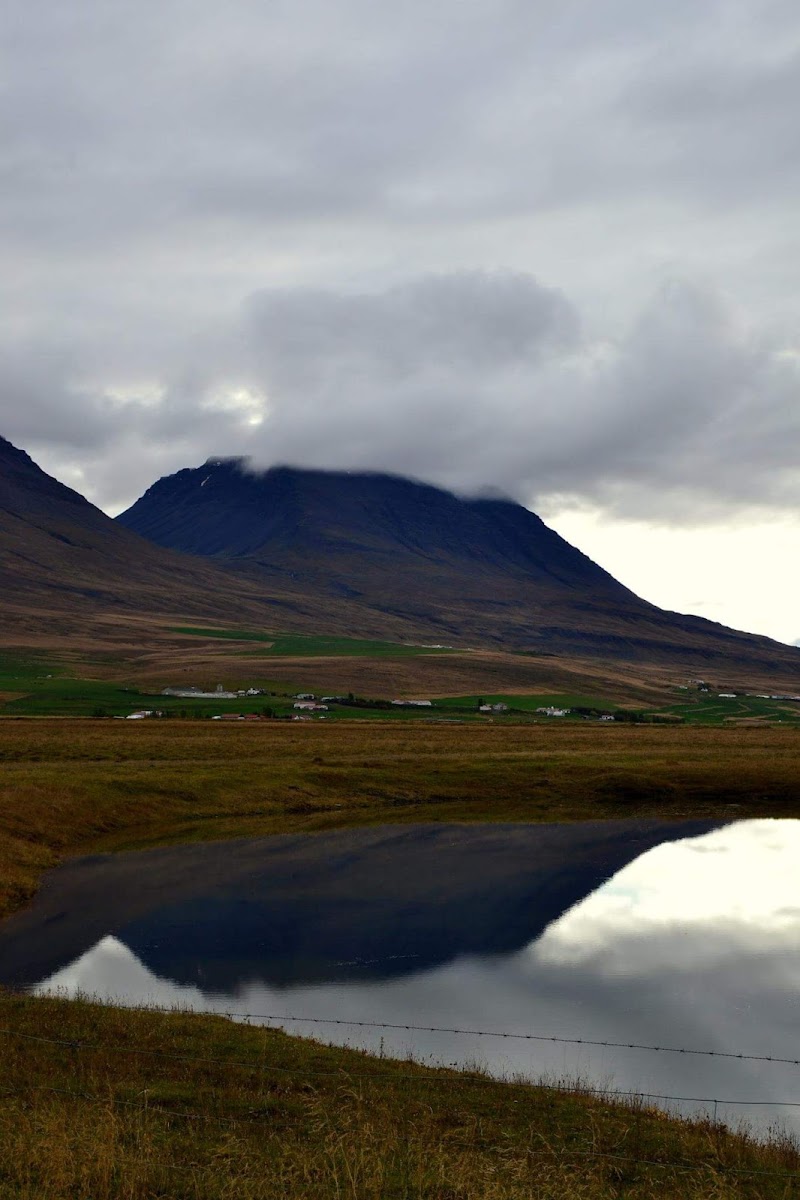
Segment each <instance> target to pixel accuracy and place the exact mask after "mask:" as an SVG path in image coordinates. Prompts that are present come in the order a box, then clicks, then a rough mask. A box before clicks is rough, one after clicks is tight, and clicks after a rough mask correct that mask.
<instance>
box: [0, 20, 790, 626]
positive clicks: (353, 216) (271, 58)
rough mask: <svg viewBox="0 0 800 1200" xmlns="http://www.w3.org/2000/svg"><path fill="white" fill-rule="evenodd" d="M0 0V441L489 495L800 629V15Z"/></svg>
mask: <svg viewBox="0 0 800 1200" xmlns="http://www.w3.org/2000/svg"><path fill="white" fill-rule="evenodd" d="M395 9H396V11H395V10H393V9H391V8H390V7H387V6H379V5H375V4H369V3H367V0H326V2H323V0H295V2H294V3H292V4H291V5H290V4H288V3H283V2H282V0H278V2H277V3H275V4H271V5H269V6H266V5H263V4H261V3H257V2H256V0H231V3H229V4H228V5H225V6H219V5H217V4H211V3H210V0H192V3H191V4H190V3H189V2H188V0H164V2H163V3H162V4H159V5H157V6H144V7H143V6H141V5H136V4H134V3H132V0H119V2H118V3H117V4H115V5H114V6H112V7H109V6H108V5H106V4H104V3H101V2H100V0H73V3H71V4H70V5H63V4H58V3H55V0H41V2H40V3H39V4H37V5H30V4H24V3H22V0H8V3H7V4H6V6H5V9H4V15H5V17H6V33H5V37H4V39H3V43H2V47H0V62H1V63H2V79H3V93H4V104H3V117H2V122H1V123H0V129H1V130H2V132H1V133H0V137H1V138H2V157H0V170H1V171H2V183H3V186H2V188H0V245H2V251H3V256H4V263H5V271H4V273H3V276H2V278H0V297H2V311H3V317H4V319H3V324H2V331H0V433H2V434H3V435H4V436H6V437H8V438H9V439H10V440H11V441H13V442H15V444H17V445H20V446H22V447H23V448H25V449H26V450H28V451H29V452H30V453H31V454H32V455H33V457H34V458H35V459H36V460H37V461H38V462H40V463H41V465H42V466H44V467H45V469H47V470H49V471H51V472H52V473H53V474H55V475H56V476H57V477H59V478H61V479H63V480H64V481H65V482H67V483H69V484H71V485H72V486H74V487H76V488H77V489H78V490H80V491H82V492H83V493H84V494H86V495H88V496H89V498H90V499H92V500H94V501H95V502H96V503H98V504H100V505H101V506H102V507H104V508H105V509H106V510H107V511H109V512H117V511H119V510H120V509H122V508H124V507H126V506H127V505H128V504H129V503H131V502H132V501H133V500H134V499H135V498H136V497H137V496H138V495H140V494H141V492H142V491H144V490H145V488H146V487H148V486H149V485H150V484H151V483H152V482H153V481H154V480H155V478H157V477H158V476H159V475H162V474H165V473H169V472H172V471H175V470H178V469H180V468H181V467H184V466H194V465H197V464H198V463H200V462H202V461H203V460H204V459H205V458H207V457H209V456H216V455H225V454H245V455H250V456H252V458H253V460H254V462H256V463H257V464H259V465H263V466H268V465H271V464H272V463H276V462H290V463H293V464H296V465H305V466H324V467H331V468H341V469H347V468H362V469H364V468H369V469H376V470H391V471H397V472H401V473H405V474H409V475H412V476H416V477H418V478H422V479H425V480H429V481H431V482H434V483H438V484H441V485H443V486H446V487H452V488H455V489H457V490H462V491H468V492H474V491H476V490H480V489H482V488H494V489H499V490H500V491H503V492H505V493H507V494H509V495H511V496H513V497H514V498H515V499H518V500H520V501H521V502H522V503H525V504H527V505H528V506H529V507H531V508H533V509H534V510H536V511H538V512H540V513H541V515H542V516H544V517H545V519H547V520H548V521H549V522H550V523H551V524H553V525H554V526H555V527H556V528H557V529H558V530H559V531H560V532H561V533H563V534H564V535H565V536H567V537H568V538H569V539H570V540H572V541H573V542H575V543H576V544H578V545H579V546H580V547H581V548H582V549H583V550H585V551H586V552H587V553H588V554H590V555H591V556H592V557H593V558H595V559H596V560H597V561H599V562H600V563H602V565H604V566H605V567H607V568H608V569H609V570H611V571H612V573H614V574H615V575H617V576H618V578H620V579H621V580H622V581H623V582H625V583H627V584H628V586H630V587H633V588H634V590H636V591H637V592H639V593H640V594H642V595H644V596H646V598H648V599H650V600H652V601H654V602H655V603H657V604H660V605H662V606H665V607H669V608H674V609H678V610H680V611H691V612H699V613H701V614H702V615H704V616H708V617H711V618H712V619H714V620H718V621H721V622H723V623H725V624H729V625H733V626H736V627H738V628H743V629H749V630H753V631H755V632H762V633H767V634H770V635H771V636H773V637H777V638H779V639H781V640H784V641H794V640H795V639H797V638H800V615H796V605H795V602H794V593H796V590H797V589H796V583H795V579H794V576H795V574H796V571H795V568H794V561H795V559H796V558H797V548H798V546H799V545H800V504H799V503H798V501H800V467H799V466H798V464H800V404H799V403H798V384H800V334H798V329H800V321H798V316H800V312H799V310H800V295H799V294H798V291H797V287H796V278H797V269H798V251H799V250H800V230H799V229H798V223H797V217H796V208H797V204H796V199H797V194H798V184H799V183H800V153H798V150H799V149H800V132H799V128H800V127H798V123H797V120H796V112H797V110H798V104H799V103H800V69H798V68H800V10H799V9H798V8H797V6H796V5H795V4H793V3H789V2H787V0H709V2H708V3H706V4H703V5H698V4H695V3H690V2H689V0H676V3H673V4H671V5H669V6H665V5H660V6H652V5H650V6H647V5H645V6H643V5H639V4H634V3H633V0H559V2H558V3H556V2H555V0H548V2H543V0H525V3H522V2H521V0H499V2H498V0H492V3H489V0H439V3H438V4H436V5H434V6H431V5H430V4H427V3H425V4H423V3H422V0H409V2H408V3H406V4H405V5H403V6H402V7H398V6H395Z"/></svg>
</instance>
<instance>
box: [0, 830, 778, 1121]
mask: <svg viewBox="0 0 800 1200" xmlns="http://www.w3.org/2000/svg"><path fill="white" fill-rule="evenodd" d="M799 868H800V821H772V820H759V821H741V822H736V823H732V824H725V825H720V824H717V825H713V824H711V823H708V822H705V823H703V822H683V823H677V824H675V823H669V824H668V823H664V822H643V821H638V822H633V821H631V822H622V821H620V822H603V823H599V822H598V823H588V824H581V825H569V826H558V825H543V826H523V825H491V826H489V825H484V826H458V825H428V826H426V825H417V826H403V827H381V828H377V829H365V830H346V831H337V832H335V833H326V834H317V835H309V836H303V837H278V838H265V839H259V840H247V841H235V842H226V843H218V844H213V845H204V846H189V847H179V848H177V849H173V848H169V849H159V850H152V851H146V852H142V853H138V854H125V855H115V856H108V855H106V856H96V857H93V858H88V859H81V860H76V861H74V862H72V863H70V864H68V865H66V866H64V867H62V868H59V869H58V870H57V871H54V872H52V873H50V875H49V876H48V877H47V879H46V881H45V884H44V886H43V888H42V890H41V892H40V894H39V896H38V897H37V900H36V903H35V904H34V905H33V906H32V907H31V908H30V909H29V910H28V911H26V912H24V913H21V914H18V915H17V916H15V917H14V918H12V919H11V920H9V921H7V922H6V923H5V924H4V925H3V926H2V929H1V930H0V983H6V984H12V985H16V986H25V987H28V988H31V989H32V990H34V991H37V992H46V991H53V990H59V991H61V992H63V993H66V994H68V995H74V994H76V993H78V992H83V993H90V994H93V995H96V996H98V997H102V998H103V999H104V1000H107V1001H113V1002H114V1003H120V1004H155V1005H159V1006H162V1005H179V1006H182V1007H188V1008H198V1009H206V1010H211V1011H215V1012H226V1013H231V1014H235V1015H240V1016H244V1015H245V1014H252V1016H251V1018H250V1019H252V1020H253V1021H259V1022H263V1023H272V1024H277V1025H281V1026H282V1027H284V1028H286V1029H287V1030H289V1031H291V1032H293V1033H302V1034H305V1035H311V1036H314V1037H318V1038H320V1039H323V1040H325V1041H330V1042H339V1043H347V1044H350V1045H354V1046H364V1047H367V1048H370V1049H372V1050H378V1051H381V1052H383V1053H385V1054H391V1055H397V1056H405V1055H412V1056H413V1057H414V1058H416V1059H418V1060H423V1061H427V1062H432V1063H437V1064H438V1063H444V1064H454V1065H459V1066H464V1065H473V1064H477V1065H478V1066H480V1067H482V1068H485V1069H487V1070H489V1071H491V1072H492V1073H495V1074H498V1075H516V1076H519V1075H523V1076H525V1077H529V1078H538V1077H541V1076H545V1077H548V1078H551V1079H575V1078H579V1079H581V1080H582V1081H584V1082H585V1083H589V1084H591V1085H593V1086H601V1087H608V1088H613V1089H621V1090H631V1091H635V1092H641V1093H644V1094H645V1095H649V1096H656V1097H658V1096H671V1097H682V1098H685V1099H681V1100H673V1101H667V1100H664V1101H660V1102H661V1103H663V1105H664V1107H667V1108H671V1109H673V1110H680V1111H684V1112H710V1113H713V1112H714V1111H716V1113H717V1116H718V1117H719V1118H720V1119H724V1120H727V1121H729V1122H730V1123H732V1124H734V1125H735V1124H738V1123H739V1122H740V1121H742V1120H745V1121H747V1122H748V1123H749V1124H750V1125H751V1126H753V1127H755V1128H756V1129H759V1130H762V1131H763V1130H764V1129H765V1128H766V1127H767V1126H769V1125H770V1124H774V1123H776V1122H779V1123H780V1124H782V1125H783V1126H785V1127H787V1128H789V1129H794V1130H796V1131H798V1130H800V1067H798V1066H795V1065H791V1064H779V1063H774V1062H761V1061H756V1060H753V1059H747V1058H744V1059H738V1058H733V1057H730V1058H729V1057H724V1055H739V1054H745V1055H756V1056H758V1055H763V1056H772V1057H780V1058H798V1059H800V1036H798V1034H799V1033H800V869H799ZM303 1018H305V1019H303ZM309 1018H313V1019H314V1020H309ZM334 1021H335V1022H337V1023H332V1022H334ZM348 1022H353V1024H348ZM357 1022H367V1023H374V1026H373V1025H369V1024H368V1025H360V1024H357ZM392 1025H400V1026H405V1025H424V1026H439V1027H444V1028H446V1029H460V1030H472V1031H478V1030H481V1031H490V1032H491V1033H492V1036H484V1035H479V1034H478V1033H475V1032H470V1033H455V1032H442V1031H419V1030H407V1029H392V1028H391V1026H392ZM497 1033H514V1034H526V1035H528V1037H526V1038H519V1037H517V1038H504V1037H500V1036H494V1034H497ZM531 1035H534V1036H531ZM548 1037H553V1038H564V1039H584V1041H594V1042H622V1043H639V1044H641V1045H644V1046H661V1047H673V1048H675V1049H676V1050H680V1049H681V1048H684V1049H692V1050H706V1051H707V1050H712V1051H715V1052H716V1054H717V1055H720V1057H716V1056H707V1055H692V1054H686V1053H664V1052H657V1051H655V1050H648V1049H629V1048H626V1047H608V1046H589V1045H585V1044H584V1045H579V1044H574V1043H571V1042H569V1041H565V1042H557V1041H556V1042H548V1041H544V1040H539V1039H540V1038H548ZM779 1100H780V1101H795V1102H797V1107H796V1108H793V1107H791V1106H789V1105H785V1106H782V1105H778V1104H776V1101H779ZM715 1101H716V1105H715ZM734 1101H743V1102H744V1101H746V1102H747V1103H741V1104H736V1103H733V1102H734Z"/></svg>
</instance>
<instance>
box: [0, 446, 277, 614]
mask: <svg viewBox="0 0 800 1200" xmlns="http://www.w3.org/2000/svg"><path fill="white" fill-rule="evenodd" d="M222 609H224V610H225V611H227V612H230V613H233V614H234V615H236V616H239V617H241V618H242V619H248V618H249V619H250V620H253V619H258V618H260V619H264V617H265V615H266V614H267V612H269V613H270V617H273V615H274V614H273V613H272V611H270V610H269V606H268V604H267V603H266V602H265V599H264V597H263V591H262V589H260V588H259V587H257V586H256V585H255V584H249V583H247V582H246V581H242V580H241V579H233V578H232V577H231V576H230V575H228V574H226V573H225V572H223V571H221V570H219V569H218V568H217V567H215V566H214V565H213V564H210V563H207V562H204V561H203V560H202V559H198V558H193V557H189V556H186V555H181V554H176V553H175V552H173V551H170V550H164V549H162V548H161V547H160V546H156V545H154V544H153V543H152V542H150V541H148V540H146V539H145V538H142V537H139V536H138V534H136V533H133V532H131V531H130V530H128V529H125V528H124V526H122V525H120V524H118V523H117V522H115V521H113V520H112V519H111V518H110V517H108V516H106V514H105V513H103V512H101V511H100V509H98V508H95V506H94V505H93V504H90V503H89V501H88V500H85V499H84V497H83V496H81V495H79V494H78V493H77V492H75V491H73V490H72V489H71V488H68V487H66V486H65V485H64V484H62V483H59V482H58V481H57V480H55V479H53V478H52V477H51V476H50V475H47V474H46V473H45V472H44V471H42V470H41V468H40V467H38V466H37V465H36V463H34V462H33V460H32V459H31V458H30V457H29V456H28V455H27V454H26V453H25V452H24V451H22V450H19V449H17V448H16V447H15V446H13V445H12V444H11V443H10V442H8V441H6V440H5V439H4V438H0V613H2V616H3V620H4V625H5V627H6V628H8V626H9V622H10V620H11V618H12V615H14V616H15V617H16V618H18V619H23V618H27V624H28V626H29V627H30V628H36V627H37V622H40V623H41V620H42V617H44V616H46V617H47V618H49V619H52V620H53V621H58V620H60V619H62V618H63V620H61V626H60V627H61V628H64V629H69V628H74V627H76V624H77V622H78V621H81V622H83V623H84V624H86V623H87V621H88V619H89V618H91V617H94V616H97V615H102V614H108V613H115V614H123V613H130V614H134V613H142V614H147V615H152V614H154V613H163V614H175V613H181V614H185V615H187V616H190V615H195V616H198V617H199V616H205V617H215V618H217V617H219V615H220V611H221V610H222ZM17 623H18V622H17Z"/></svg>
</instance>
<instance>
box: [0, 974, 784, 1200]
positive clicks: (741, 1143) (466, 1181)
mask: <svg viewBox="0 0 800 1200" xmlns="http://www.w3.org/2000/svg"><path fill="white" fill-rule="evenodd" d="M0 1028H2V1029H4V1030H8V1029H10V1030H13V1033H14V1036H8V1035H7V1034H3V1035H0V1036H2V1042H3V1047H2V1049H3V1062H4V1075H3V1081H2V1085H1V1086H0V1195H2V1196H4V1197H6V1196H8V1197H20V1198H23V1197H24V1198H25V1200H34V1198H35V1200H62V1198H66V1197H86V1198H89V1197H91V1200H106V1198H107V1197H126V1198H127V1200H145V1198H148V1200H149V1198H150V1197H161V1196H163V1197H193V1198H198V1200H199V1198H208V1200H218V1198H219V1200H222V1198H230V1197H236V1198H237V1200H256V1198H258V1200H261V1198H264V1200H266V1198H270V1200H271V1198H273V1197H275V1198H276V1200H277V1198H278V1197H282V1198H285V1200H294V1198H297V1200H300V1198H301V1197H302V1198H311V1197H319V1198H320V1200H329V1198H333V1197H336V1198H337V1200H340V1198H341V1200H343V1198H345V1197H347V1198H352V1200H373V1198H374V1200H388V1198H391V1197H397V1198H398V1200H399V1198H401V1197H402V1198H411V1197H419V1198H422V1197H425V1198H430V1200H522V1198H523V1197H524V1198H534V1197H536V1198H539V1200H556V1198H558V1200H563V1198H564V1197H578V1198H580V1197H586V1198H587V1200H589V1198H591V1200H606V1198H608V1200H610V1198H611V1197H622V1196H625V1197H628V1198H629V1200H650V1198H655V1197H662V1196H669V1197H698V1198H699V1197H704V1198H709V1197H716V1198H718V1200H727V1198H733V1197H748V1198H749V1197H752V1198H753V1200H755V1198H756V1197H759V1198H771V1197H775V1198H776V1200H777V1198H778V1197H785V1196H789V1195H792V1194H793V1193H792V1191H791V1188H792V1186H793V1179H792V1178H791V1175H792V1173H793V1172H795V1171H796V1170H797V1167H798V1165H800V1158H798V1154H797V1152H796V1150H795V1149H794V1148H793V1147H792V1145H791V1144H789V1143H788V1142H786V1141H785V1140H780V1139H777V1140H775V1141H773V1142H772V1143H771V1144H769V1145H762V1144H758V1143H754V1142H752V1141H750V1140H748V1139H747V1138H745V1137H741V1136H737V1135H734V1134H732V1133H730V1132H729V1131H727V1130H725V1129H724V1128H721V1127H719V1126H716V1125H713V1124H710V1123H709V1122H707V1121H705V1122H698V1123H690V1122H687V1121H680V1120H671V1119H667V1118H665V1117H664V1116H663V1114H660V1113H658V1112H656V1111H652V1110H647V1109H645V1108H643V1107H641V1106H622V1105H612V1104H607V1103H604V1102H602V1101H598V1100H594V1099H591V1098H589V1097H586V1096H580V1095H575V1094H570V1093H566V1092H558V1091H553V1090H550V1089H545V1088H536V1087H525V1086H520V1085H511V1084H504V1083H496V1082H492V1081H488V1080H486V1079H485V1078H482V1077H480V1076H477V1077H475V1076H469V1075H458V1074H455V1073H452V1072H447V1071H431V1070H430V1069H429V1068H420V1067H416V1066H413V1065H412V1064H408V1063H397V1062H393V1061H391V1060H383V1059H376V1058H373V1057H369V1056H367V1055H364V1054H361V1053H359V1052H355V1051H349V1050H342V1049H335V1048H328V1047H323V1046H321V1045H319V1044H317V1043H314V1042H310V1041H306V1040H300V1039H295V1038H289V1037H287V1036H285V1035H284V1034H282V1033H280V1032H277V1031H275V1030H265V1029H255V1028H249V1027H245V1026H241V1025H238V1026H237V1025H233V1024H232V1023H230V1022H227V1021H225V1020H223V1019H221V1018H213V1017H204V1016H199V1015H192V1016H189V1015H182V1014H169V1015H165V1014H156V1013H147V1012H133V1011H130V1010H114V1009H104V1008H99V1007H94V1006H92V1005H89V1004H86V1003H83V1002H66V1001H59V1000H53V999H40V1000H35V1001H33V1000H28V999H20V998H17V997H12V996H5V997H0ZM23 1034H28V1035H29V1036H30V1037H31V1038H32V1039H54V1040H55V1041H56V1042H57V1043H58V1044H52V1043H51V1042H50V1041H46V1040H41V1041H39V1040H27V1039H26V1038H24V1037H22V1036H20V1035H23ZM63 1043H68V1044H67V1045H64V1044H63Z"/></svg>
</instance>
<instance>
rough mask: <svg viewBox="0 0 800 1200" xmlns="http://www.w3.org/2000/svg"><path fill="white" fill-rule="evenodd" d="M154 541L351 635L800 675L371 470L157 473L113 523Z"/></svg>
mask: <svg viewBox="0 0 800 1200" xmlns="http://www.w3.org/2000/svg"><path fill="white" fill-rule="evenodd" d="M117 521H118V523H119V524H120V525H122V526H124V527H125V528H126V529H127V530H132V531H135V532H136V533H138V534H140V535H141V536H142V537H146V538H148V539H150V540H151V541H153V542H156V543H157V544H158V545H160V546H162V547H166V548H169V549H171V550H177V551H181V552H183V553H186V554H191V555H195V556H203V557H204V558H206V559H211V560H212V561H214V562H216V563H218V564H220V565H224V566H225V568H226V569H227V570H229V571H235V572H237V573H241V574H242V575H243V576H244V577H247V578H248V579H250V580H254V579H257V580H259V581H260V583H261V586H262V587H263V588H264V589H266V590H269V591H270V592H276V591H277V592H278V593H281V592H284V591H285V590H286V589H287V588H288V587H293V588H295V589H297V590H299V591H301V592H302V593H303V594H304V595H305V596H306V598H307V599H308V598H313V601H314V603H315V604H316V606H317V608H318V609H319V611H320V612H321V613H322V614H323V615H324V613H325V612H326V611H327V612H328V613H329V614H331V615H333V614H335V620H336V623H337V625H338V624H340V623H341V620H342V617H343V614H344V615H345V616H346V620H347V621H348V623H349V629H350V631H351V632H353V633H363V632H367V631H374V630H375V629H376V627H378V628H380V627H382V628H383V630H384V632H385V633H386V635H387V636H391V635H392V633H396V631H397V630H398V628H405V629H408V628H411V629H413V630H415V632H416V635H417V636H418V637H419V638H424V639H425V640H426V641H435V642H439V643H446V644H451V643H452V644H460V645H483V646H495V647H500V646H502V647H506V648H513V649H516V650H523V651H528V652H531V653H545V654H548V653H549V654H558V655H579V656H587V655H588V656H600V657H604V658H616V659H626V660H628V661H643V662H674V661H676V660H677V659H680V660H681V662H682V663H683V664H684V665H686V667H687V669H694V670H696V671H697V672H698V673H699V672H700V671H701V670H703V669H704V668H705V667H708V668H709V669H711V668H713V667H714V666H721V665H727V666H730V665H731V664H732V663H735V664H739V665H742V666H745V667H749V668H753V669H758V670H762V669H767V670H773V669H780V670H782V671H783V672H785V671H786V670H787V669H788V670H796V669H797V668H798V667H800V655H798V653H797V651H796V650H794V649H793V648H791V647H788V646H783V645H781V644H779V643H776V642H772V641H771V640H770V639H768V638H761V637H754V636H752V635H749V634H743V633H737V632H735V631H733V630H729V629H726V628H725V627H724V626H721V625H717V624H715V623H713V622H710V621H706V620H703V619H702V618H699V617H690V616H682V615H680V614H676V613H666V612H663V611H662V610H661V609H658V608H656V607H655V606H654V605H652V604H648V603H647V602H646V601H644V600H642V599H640V598H639V597H637V596H635V595H634V594H633V593H632V592H631V591H629V590H628V589H627V588H625V587H623V585H622V584H620V583H619V582H618V581H617V580H615V579H614V578H613V577H612V576H611V575H609V574H608V572H607V571H604V570H603V569H602V568H601V567H599V566H598V565H597V564H596V563H594V562H592V560H591V559H589V558H587V556H586V555H584V554H582V553H581V552H580V551H579V550H577V549H575V547H574V546H571V545H570V544H569V543H568V542H566V541H565V540H564V539H563V538H561V537H560V536H559V535H558V534H557V533H555V532H554V531H553V530H552V529H549V528H548V527H547V526H546V525H545V524H544V522H543V521H542V520H540V518H539V517H537V516H536V515H535V514H534V513H531V512H529V511H528V510H527V509H525V508H523V507H522V506H521V505H518V504H515V503H513V502H512V501H509V500H498V499H464V498H461V497H458V496H455V495H453V494H452V493H450V492H446V491H443V490H441V489H439V488H435V487H431V486H430V485H427V484H422V483H418V482H415V481H413V480H409V479H404V478H400V477H396V476H390V475H381V474H374V473H355V472H333V471H311V470H299V469H295V468H290V467H274V468H272V469H270V470H268V471H262V472H258V471H254V470H251V469H250V468H249V466H248V464H247V462H246V461H245V460H243V459H219V458H217V459H209V461H208V462H206V463H205V464H204V465H203V466H202V467H197V468H189V469H186V470H182V471H179V472H177V474H175V475H171V476H168V477H166V478H164V479H160V480H159V481H158V482H157V483H155V484H153V486H152V487H151V488H149V489H148V491H147V492H146V493H145V494H144V495H143V496H142V497H141V498H140V499H139V500H137V501H136V503H135V504H134V505H133V506H132V507H131V508H129V509H128V510H127V511H126V512H125V513H123V514H122V515H121V516H120V517H118V518H117Z"/></svg>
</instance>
